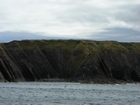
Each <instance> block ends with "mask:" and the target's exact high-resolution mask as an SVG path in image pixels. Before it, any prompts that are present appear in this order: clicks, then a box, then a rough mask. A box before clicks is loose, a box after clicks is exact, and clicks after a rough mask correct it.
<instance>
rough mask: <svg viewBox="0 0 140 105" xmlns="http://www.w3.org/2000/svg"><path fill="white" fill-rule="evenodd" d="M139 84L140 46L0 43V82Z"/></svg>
mask: <svg viewBox="0 0 140 105" xmlns="http://www.w3.org/2000/svg"><path fill="white" fill-rule="evenodd" d="M51 78H59V79H67V80H74V81H78V80H83V81H97V80H98V81H105V80H123V81H140V43H119V42H115V41H102V42H97V41H89V40H87V41H86V40H34V41H32V40H30V41H29V40H24V41H13V42H10V43H1V44H0V81H10V82H13V81H42V80H47V79H51Z"/></svg>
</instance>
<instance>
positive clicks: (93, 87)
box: [0, 82, 140, 105]
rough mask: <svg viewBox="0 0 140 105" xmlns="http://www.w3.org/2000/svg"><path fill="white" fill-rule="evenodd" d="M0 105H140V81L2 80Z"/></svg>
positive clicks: (0, 84)
mask: <svg viewBox="0 0 140 105" xmlns="http://www.w3.org/2000/svg"><path fill="white" fill-rule="evenodd" d="M0 105H140V84H115V85H109V84H80V83H68V82H19V83H0Z"/></svg>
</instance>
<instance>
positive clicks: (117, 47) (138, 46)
mask: <svg viewBox="0 0 140 105" xmlns="http://www.w3.org/2000/svg"><path fill="white" fill-rule="evenodd" d="M17 44H18V45H19V47H20V48H22V49H23V50H29V51H32V50H34V49H39V50H48V49H51V50H57V49H60V50H61V51H62V52H63V56H64V58H65V59H66V60H67V63H69V62H72V63H73V64H74V67H76V68H78V67H79V66H80V65H84V64H85V63H88V62H91V61H93V60H94V59H96V58H97V57H98V55H99V54H100V53H102V51H105V50H108V51H111V52H114V53H129V51H130V50H132V51H133V52H134V53H138V54H140V43H130V44H126V43H124V44H122V43H119V42H117V41H98V42H97V41H92V40H23V41H19V42H17ZM0 48H1V47H0Z"/></svg>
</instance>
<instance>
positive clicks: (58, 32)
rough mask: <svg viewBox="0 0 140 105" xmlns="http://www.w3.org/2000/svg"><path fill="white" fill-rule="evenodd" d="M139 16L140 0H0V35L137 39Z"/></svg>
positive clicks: (139, 27) (139, 26)
mask: <svg viewBox="0 0 140 105" xmlns="http://www.w3.org/2000/svg"><path fill="white" fill-rule="evenodd" d="M139 17H140V0H117V1H113V0H0V32H1V33H0V35H1V36H3V34H2V33H4V32H7V31H8V32H17V33H19V37H20V32H21V33H23V32H27V33H31V34H32V37H33V38H34V35H33V34H35V36H36V35H43V36H48V37H53V38H54V37H57V38H58V37H60V38H73V39H75V38H76V39H77V38H80V39H81V38H82V39H91V38H92V39H95V40H107V39H108V40H109V39H111V40H118V41H122V37H123V41H140V18H139ZM6 35H7V34H6ZM27 35H28V34H27ZM27 35H25V36H27ZM7 37H11V36H10V34H9V35H7ZM35 38H36V37H35ZM138 38H139V39H138Z"/></svg>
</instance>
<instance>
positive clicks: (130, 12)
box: [114, 4, 140, 26]
mask: <svg viewBox="0 0 140 105" xmlns="http://www.w3.org/2000/svg"><path fill="white" fill-rule="evenodd" d="M114 16H115V19H118V20H121V21H124V22H127V23H128V22H129V23H134V24H138V25H139V26H140V18H139V17H140V4H138V5H126V6H121V7H120V8H119V9H118V11H116V12H115V13H114Z"/></svg>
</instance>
